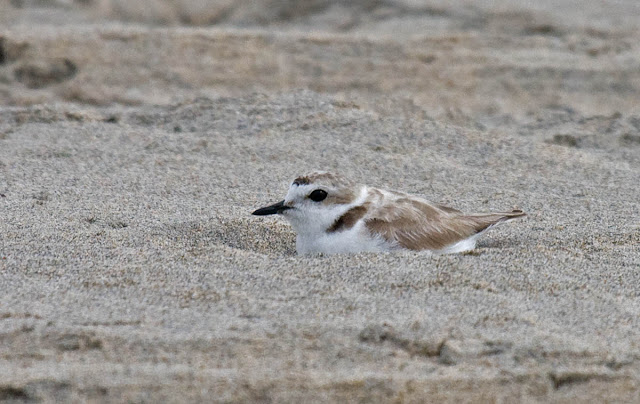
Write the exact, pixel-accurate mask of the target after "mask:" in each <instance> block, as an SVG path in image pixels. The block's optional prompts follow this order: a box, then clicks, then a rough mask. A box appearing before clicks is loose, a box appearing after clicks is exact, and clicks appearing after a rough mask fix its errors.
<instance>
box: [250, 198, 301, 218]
mask: <svg viewBox="0 0 640 404" xmlns="http://www.w3.org/2000/svg"><path fill="white" fill-rule="evenodd" d="M287 209H291V208H290V207H289V206H284V201H280V202H278V203H274V204H273V205H269V206H265V207H264V208H260V209H258V210H256V211H254V212H253V213H252V215H256V216H265V215H275V214H276V213H282V211H285V210H287Z"/></svg>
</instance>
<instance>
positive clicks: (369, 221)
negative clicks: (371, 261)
mask: <svg viewBox="0 0 640 404" xmlns="http://www.w3.org/2000/svg"><path fill="white" fill-rule="evenodd" d="M252 214H253V215H256V216H265V215H279V216H282V217H284V218H285V219H286V220H287V221H288V222H289V223H290V224H291V226H292V227H293V229H294V231H295V232H296V233H297V235H296V251H297V253H298V254H311V253H324V254H336V253H358V252H385V251H395V250H413V251H426V252H430V253H437V254H452V253H462V252H467V251H471V250H473V249H474V248H475V246H476V242H477V239H478V238H479V237H480V236H481V235H482V234H484V233H485V232H486V231H487V230H489V229H490V228H492V227H493V226H495V225H497V224H499V223H502V222H508V221H511V220H514V219H518V218H522V217H524V216H526V213H525V212H523V211H522V210H512V211H510V212H493V213H472V214H465V213H463V212H461V211H459V210H457V209H454V208H451V207H448V206H445V205H441V204H437V203H433V202H430V201H428V200H426V199H424V198H421V197H418V196H414V195H410V194H407V193H404V192H399V191H390V190H384V189H379V188H374V187H369V186H366V185H362V184H357V183H355V182H353V181H351V180H349V179H347V178H345V177H343V176H341V175H339V174H335V173H331V172H326V171H316V172H312V173H310V174H306V175H302V176H298V177H296V178H295V179H294V180H293V182H292V183H291V185H290V186H289V190H288V192H287V195H286V196H285V198H284V200H282V201H280V202H278V203H275V204H272V205H269V206H265V207H263V208H260V209H257V210H255V211H254V212H252Z"/></svg>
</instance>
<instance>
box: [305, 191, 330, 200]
mask: <svg viewBox="0 0 640 404" xmlns="http://www.w3.org/2000/svg"><path fill="white" fill-rule="evenodd" d="M326 197H327V191H323V190H322V189H316V190H315V191H313V192H312V193H310V194H309V199H311V200H312V201H314V202H320V201H323V200H325V198H326Z"/></svg>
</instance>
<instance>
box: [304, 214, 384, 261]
mask: <svg viewBox="0 0 640 404" xmlns="http://www.w3.org/2000/svg"><path fill="white" fill-rule="evenodd" d="M296 249H297V251H298V254H310V253H325V254H338V253H356V252H365V251H370V252H381V251H390V250H392V249H394V247H393V245H391V244H390V243H388V242H386V241H385V240H383V239H382V238H381V237H371V236H370V235H369V233H368V232H367V231H366V229H365V228H364V223H363V222H362V221H360V222H358V223H357V224H356V225H355V226H353V227H352V228H350V229H348V230H345V231H338V232H335V233H326V232H324V231H323V232H319V233H298V236H297V238H296Z"/></svg>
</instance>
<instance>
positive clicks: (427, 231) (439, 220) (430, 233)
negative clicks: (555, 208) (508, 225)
mask: <svg viewBox="0 0 640 404" xmlns="http://www.w3.org/2000/svg"><path fill="white" fill-rule="evenodd" d="M519 216H524V213H523V212H521V211H514V212H510V213H491V214H479V215H464V214H463V213H462V212H460V211H458V210H456V209H452V208H447V207H441V206H438V205H432V204H430V203H429V202H427V201H424V200H416V199H412V198H411V199H410V198H400V199H397V200H396V201H394V203H393V204H392V205H389V206H381V207H379V208H377V209H375V210H373V211H370V212H369V214H367V215H366V217H365V224H366V226H367V228H368V229H369V231H371V232H372V233H374V234H378V235H380V236H381V237H383V238H384V239H385V240H387V241H389V242H392V243H397V244H398V245H399V246H401V247H403V248H407V249H410V250H440V249H442V248H444V247H446V246H449V245H451V244H454V243H456V242H458V241H461V240H464V239H466V238H468V237H470V236H472V235H474V234H477V233H479V232H481V231H483V230H485V229H487V228H488V227H490V226H492V225H494V224H496V223H498V222H501V221H504V220H509V219H512V218H516V217H519Z"/></svg>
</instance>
